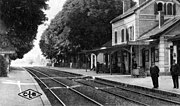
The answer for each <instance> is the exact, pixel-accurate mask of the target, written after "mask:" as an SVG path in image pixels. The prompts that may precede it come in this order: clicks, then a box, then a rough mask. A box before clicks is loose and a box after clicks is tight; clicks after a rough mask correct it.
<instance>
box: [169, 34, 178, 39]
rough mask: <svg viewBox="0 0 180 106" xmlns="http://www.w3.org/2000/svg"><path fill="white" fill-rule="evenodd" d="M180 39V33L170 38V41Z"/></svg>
mask: <svg viewBox="0 0 180 106" xmlns="http://www.w3.org/2000/svg"><path fill="white" fill-rule="evenodd" d="M177 40H180V34H179V35H175V36H174V37H171V38H169V39H168V41H177Z"/></svg>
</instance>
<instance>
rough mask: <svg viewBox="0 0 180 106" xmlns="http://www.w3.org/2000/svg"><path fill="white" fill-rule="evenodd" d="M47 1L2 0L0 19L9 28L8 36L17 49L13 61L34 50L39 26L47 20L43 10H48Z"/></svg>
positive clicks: (0, 1)
mask: <svg viewBox="0 0 180 106" xmlns="http://www.w3.org/2000/svg"><path fill="white" fill-rule="evenodd" d="M46 1H47V0H0V13H1V14H0V17H1V20H2V21H3V22H4V23H5V26H6V27H7V33H6V34H7V36H8V39H9V41H10V42H11V44H12V45H13V46H14V47H15V49H16V53H17V54H16V55H14V56H13V57H11V58H13V59H16V58H23V55H24V54H26V53H27V52H29V51H30V50H31V49H32V48H33V40H34V39H35V37H36V33H37V28H38V25H40V24H42V23H43V22H44V21H45V20H47V18H46V17H45V14H44V12H43V9H47V8H48V5H47V4H46Z"/></svg>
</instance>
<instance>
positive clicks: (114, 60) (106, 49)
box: [86, 0, 180, 74]
mask: <svg viewBox="0 0 180 106" xmlns="http://www.w3.org/2000/svg"><path fill="white" fill-rule="evenodd" d="M130 6H131V4H130V0H124V1H123V14H121V15H119V16H117V17H116V18H114V19H113V20H112V21H111V22H110V23H111V24H112V40H110V41H109V42H107V44H108V45H105V46H102V47H101V48H99V49H95V50H91V51H86V53H91V67H92V65H93V64H97V61H98V58H96V57H98V56H100V55H99V54H101V56H100V57H101V58H103V59H104V60H102V61H103V62H104V64H105V66H106V67H107V69H108V70H110V72H119V73H123V74H132V73H133V64H134V63H135V62H136V63H137V66H138V68H139V69H143V71H144V72H145V73H149V68H150V66H151V64H152V63H156V65H158V66H159V68H160V73H162V74H167V73H168V72H169V70H170V66H171V64H172V60H173V59H175V60H177V62H178V64H180V43H179V41H177V40H176V37H178V39H179V38H180V37H179V35H180V11H178V10H180V1H179V0H138V2H137V4H136V5H135V6H134V7H132V8H130ZM92 54H93V55H92ZM102 54H103V55H102ZM95 60H96V61H95ZM122 67H123V68H122ZM113 70H115V71H113Z"/></svg>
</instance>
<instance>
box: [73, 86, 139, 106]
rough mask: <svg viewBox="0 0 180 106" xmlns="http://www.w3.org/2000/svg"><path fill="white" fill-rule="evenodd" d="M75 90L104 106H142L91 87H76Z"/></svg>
mask: <svg viewBox="0 0 180 106" xmlns="http://www.w3.org/2000/svg"><path fill="white" fill-rule="evenodd" d="M74 89H76V90H78V91H79V92H81V93H83V94H86V95H87V96H88V97H90V98H93V99H94V100H96V101H99V102H100V103H101V104H103V105H104V106H140V105H138V104H136V103H132V102H129V101H127V100H125V99H122V98H119V97H117V96H114V95H111V94H108V93H106V92H102V91H100V90H97V89H93V88H92V87H89V86H83V87H76V88H74Z"/></svg>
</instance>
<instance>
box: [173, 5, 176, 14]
mask: <svg viewBox="0 0 180 106" xmlns="http://www.w3.org/2000/svg"><path fill="white" fill-rule="evenodd" d="M173 15H176V4H174V5H173Z"/></svg>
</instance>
